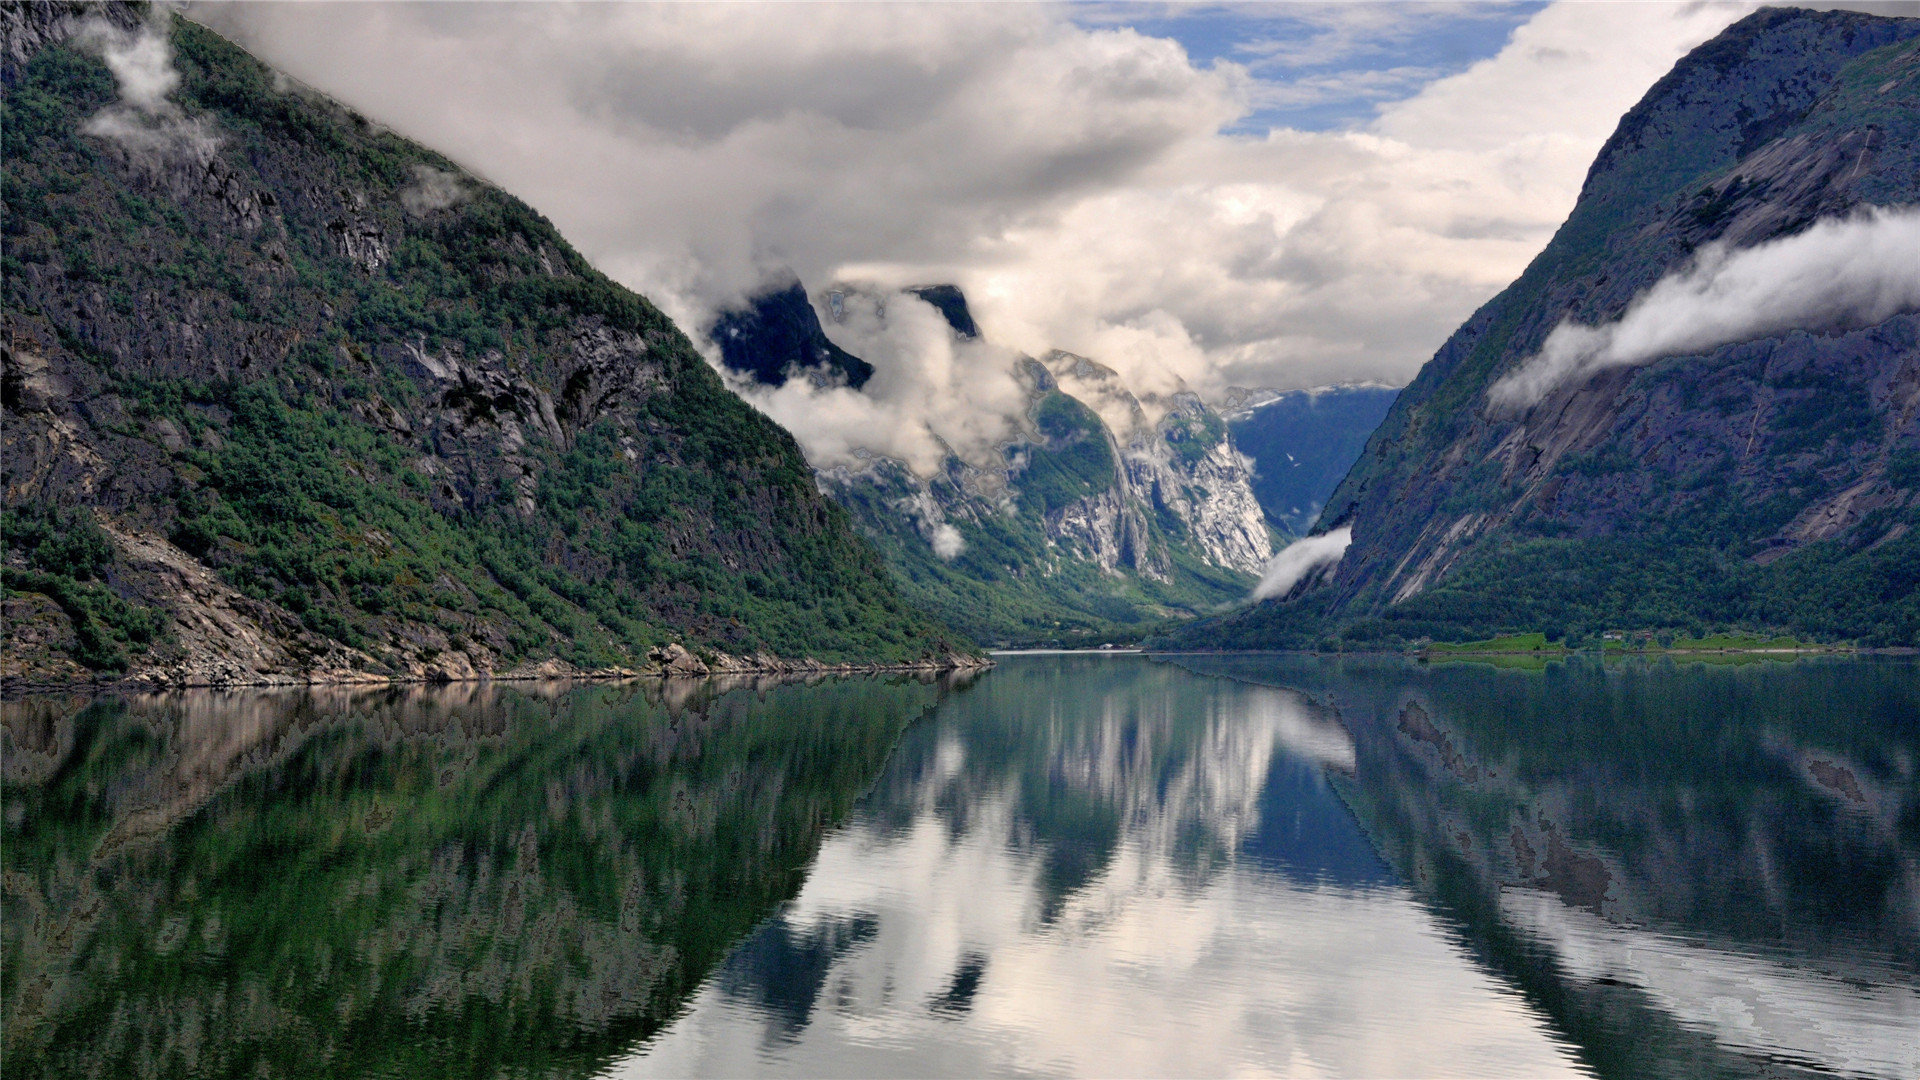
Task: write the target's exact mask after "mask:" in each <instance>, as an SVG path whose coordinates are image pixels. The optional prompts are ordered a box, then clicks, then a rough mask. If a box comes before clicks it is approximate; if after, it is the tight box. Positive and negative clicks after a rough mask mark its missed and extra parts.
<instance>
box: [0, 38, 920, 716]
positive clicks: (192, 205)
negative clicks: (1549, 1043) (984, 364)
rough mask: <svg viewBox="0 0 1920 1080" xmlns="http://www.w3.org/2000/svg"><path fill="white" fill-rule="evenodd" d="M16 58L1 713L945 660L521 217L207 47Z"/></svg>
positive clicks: (86, 48)
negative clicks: (217, 697) (262, 693)
mask: <svg viewBox="0 0 1920 1080" xmlns="http://www.w3.org/2000/svg"><path fill="white" fill-rule="evenodd" d="M0 20H4V23H3V27H0V28H3V29H4V56H0V60H3V61H4V82H5V100H4V107H5V114H4V125H3V126H4V129H5V134H4V138H5V155H6V175H5V245H6V251H5V313H4V324H3V325H0V345H3V346H4V360H5V379H4V391H5V393H4V406H5V433H4V440H5V442H4V450H5V461H4V478H3V479H4V489H5V509H6V519H5V531H6V549H5V560H6V561H5V574H6V578H5V584H6V597H5V601H4V602H5V605H6V620H5V622H6V626H5V657H6V668H5V673H4V674H5V677H6V679H7V680H8V681H9V682H15V683H17V682H20V681H30V682H46V681H70V680H85V679H90V678H96V677H127V678H132V679H136V680H147V681H151V682H166V683H207V682H214V683H219V682H260V681H295V682H298V681H310V680H327V679H384V678H392V677H433V678H465V677H471V676H475V675H483V674H488V673H495V674H501V673H507V672H509V671H513V670H521V671H533V670H540V671H549V672H552V671H564V670H572V669H576V668H612V669H615V670H621V669H629V670H631V669H645V668H648V667H652V668H655V669H659V668H663V667H669V666H671V667H673V668H675V669H677V670H696V669H700V668H703V667H706V666H711V665H714V664H718V665H721V666H735V667H739V666H749V667H751V666H763V667H764V666H774V665H776V664H778V663H779V661H776V660H775V659H774V657H776V656H785V657H792V658H799V657H806V658H813V659H815V660H818V661H824V662H836V663H918V662H933V663H939V662H945V661H946V660H947V659H948V658H949V655H950V653H952V651H953V650H954V648H955V646H954V645H953V644H951V643H950V642H949V641H948V640H947V639H946V637H945V635H944V632H943V631H942V630H941V629H940V628H939V627H938V626H936V625H935V624H934V623H933V622H932V621H931V620H929V619H927V618H926V617H924V616H923V615H921V614H920V613H919V612H918V611H916V610H915V609H913V608H912V607H911V605H909V604H907V603H906V602H905V601H903V600H902V599H901V597H900V596H899V595H898V593H897V592H896V590H895V588H894V585H893V583H892V579H891V577H890V575H889V574H888V573H887V571H886V568H885V564H884V563H883V562H882V561H881V560H880V559H879V557H878V556H877V555H876V554H875V552H874V550H873V548H872V547H871V546H870V545H869V544H867V543H866V542H864V541H863V540H861V539H860V538H859V536H858V534H857V533H856V532H855V531H854V530H853V529H852V528H851V527H850V524H849V522H848V519H847V517H846V515H845V513H844V512H843V511H841V510H840V509H839V508H838V507H836V506H835V505H833V504H832V503H831V502H829V501H827V500H826V499H824V498H823V497H822V496H821V495H820V493H819V492H818V490H817V489H816V488H815V486H814V483H813V479H812V476H811V474H810V472H809V471H808V469H807V467H806V463H805V461H804V460H803V459H802V457H801V455H800V452H799V448H798V447H797V446H796V445H795V443H794V442H793V440H792V438H791V437H790V436H789V435H787V433H786V432H784V431H782V430H781V429H779V428H778V427H776V426H775V425H774V424H773V423H771V422H770V421H768V420H766V419H765V418H764V417H762V416H760V415H759V414H758V413H756V412H755V411H754V410H752V409H750V408H748V407H747V406H746V405H745V403H743V402H742V401H740V400H739V399H738V398H736V397H735V396H734V395H732V394H731V393H729V392H728V391H727V390H726V389H725V388H724V387H723V386H722V384H721V382H720V380H719V378H718V377H717V376H716V375H715V373H714V372H713V371H712V370H711V369H710V368H709V367H708V366H707V365H706V364H705V363H704V362H703V361H702V360H701V359H700V357H699V355H698V354H697V353H696V352H695V350H694V349H693V348H692V346H691V343H690V342H689V341H688V339H687V338H686V337H685V335H683V334H682V333H681V332H680V330H679V329H678V328H677V327H675V326H674V325H673V324H672V323H671V322H670V321H669V320H668V319H667V318H666V317H665V316H663V315H662V314H661V313H660V312H659V311H658V310H657V309H656V308H655V307H653V305H651V304H650V303H648V302H647V301H646V300H645V299H644V298H642V297H639V296H636V295H634V294H632V293H630V292H628V291H626V290H625V289H623V288H621V287H619V286H618V285H616V284H614V283H613V282H611V281H609V280H608V279H607V278H605V277H604V276H602V275H601V274H599V273H598V272H597V271H595V270H594V269H593V268H592V267H591V266H589V265H588V264H587V263H586V261H585V260H584V259H582V258H581V257H580V255H579V254H578V253H576V252H575V251H574V250H573V249H572V248H571V247H569V246H568V245H567V243H566V242H565V241H564V240H563V239H562V238H561V237H560V236H559V235H558V234H557V233H556V232H555V231H554V229H553V227H552V226H551V225H550V224H548V223H547V222H546V221H545V220H544V219H543V218H541V217H540V216H539V215H538V214H537V213H535V212H534V211H532V210H531V209H529V208H528V207H527V206H525V205H524V204H522V203H520V202H519V201H518V200H516V199H514V198H513V197H511V196H510V195H508V194H506V193H505V192H502V191H500V190H498V189H497V188H494V187H492V186H491V185H489V184H487V183H485V182H484V181H482V180H480V179H478V178H476V177H473V176H471V175H468V174H467V173H465V172H463V171H462V170H461V169H460V168H459V167H458V166H457V165H455V164H454V163H452V162H449V161H446V160H444V159H442V158H440V157H438V156H436V155H434V154H433V153H431V152H429V151H427V150H425V149H424V148H422V147H420V146H417V145H415V144H412V143H409V142H407V141H405V140H403V139H400V138H398V137H396V136H394V135H393V134H391V133H389V132H386V131H384V130H383V129H381V128H380V127H378V126H377V125H375V124H372V123H370V122H368V121H367V120H366V119H365V118H363V117H360V116H358V115H356V114H354V113H352V112H349V111H348V110H346V109H344V108H341V107H340V106H338V105H336V104H334V103H333V102H331V101H329V100H326V99H324V98H322V97H320V96H318V95H316V94H314V93H311V92H308V91H306V90H304V89H302V88H300V87H298V86H295V85H293V84H291V83H290V82H289V81H288V80H286V79H284V78H282V77H281V76H279V75H278V74H277V73H275V72H273V71H270V70H268V69H267V68H265V67H264V66H262V65H261V64H259V63H258V62H256V61H255V60H253V59H252V58H251V57H249V56H247V55H246V54H245V53H243V52H241V51H240V50H238V49H236V48H235V47H233V46H232V45H231V44H229V43H228V42H226V41H224V40H223V39H221V38H219V37H218V36H217V35H215V34H213V33H212V32H210V31H208V30H206V29H205V28H203V27H200V26H198V25H195V24H193V23H190V22H186V21H184V20H181V19H178V18H175V17H172V16H167V15H164V14H161V13H158V12H148V11H146V10H144V9H141V8H136V7H128V6H110V7H92V6H79V5H74V6H68V5H46V4H10V5H7V6H5V7H4V8H0ZM955 640H956V641H957V639H955Z"/></svg>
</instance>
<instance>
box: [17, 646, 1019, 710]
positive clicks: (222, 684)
mask: <svg viewBox="0 0 1920 1080" xmlns="http://www.w3.org/2000/svg"><path fill="white" fill-rule="evenodd" d="M662 652H663V653H664V654H665V655H664V656H663V655H662V653H656V654H655V659H656V662H654V663H649V664H647V665H645V666H644V667H639V668H624V667H607V668H579V667H575V666H574V665H572V664H569V663H567V662H566V661H564V660H558V659H549V660H545V661H542V662H540V663H538V664H520V665H517V666H515V667H512V668H509V669H507V670H506V671H502V672H491V671H485V672H475V673H472V674H465V675H459V676H452V675H448V674H446V673H444V672H430V673H424V674H415V673H407V674H397V675H380V674H374V673H370V672H328V671H321V672H308V673H305V674H304V675H301V676H295V675H280V674H275V673H258V674H256V675H254V676H252V677H245V676H243V677H239V678H195V677H193V676H191V675H189V676H187V677H185V678H180V679H171V678H166V677H164V673H154V672H142V673H139V674H135V675H130V676H125V677H120V678H114V679H94V680H72V681H65V682H30V681H25V680H7V681H4V682H0V700H8V701H11V700H16V699H19V698H24V697H33V696H39V695H43V694H47V695H50V694H115V693H121V694H155V693H167V692H169V691H174V690H274V689H279V690H290V689H299V688H304V687H335V686H337V687H362V688H367V689H374V688H379V687H388V686H462V685H480V684H486V683H531V682H550V681H556V680H570V681H575V682H624V681H628V680H632V679H658V680H661V681H663V682H666V681H672V680H675V679H706V678H719V677H726V676H747V675H779V676H791V677H795V678H809V677H813V676H829V675H884V674H887V673H890V672H900V673H905V672H929V673H938V672H948V671H984V670H986V669H988V668H991V667H993V666H994V661H993V659H992V657H990V656H985V655H982V656H968V655H965V654H960V653H955V654H951V655H949V656H947V657H944V658H941V659H938V660H933V659H928V660H917V661H910V662H905V663H878V662H869V663H837V664H829V663H824V662H822V661H819V660H813V659H801V660H786V659H783V658H780V657H774V656H756V657H734V656H728V655H727V654H725V653H721V654H718V655H717V656H716V657H715V660H714V662H713V663H712V664H708V663H706V662H704V661H701V660H700V659H699V658H698V657H695V656H693V654H692V653H690V652H688V651H686V650H685V649H683V648H681V647H680V646H677V645H676V646H673V647H671V648H669V649H668V650H663V651H662ZM662 660H664V662H660V661H662ZM156 675H158V676H159V677H156Z"/></svg>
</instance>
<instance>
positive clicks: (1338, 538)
mask: <svg viewBox="0 0 1920 1080" xmlns="http://www.w3.org/2000/svg"><path fill="white" fill-rule="evenodd" d="M1352 543H1353V529H1352V528H1350V527H1346V526H1342V527H1341V528H1338V529H1335V530H1333V531H1332V532H1329V533H1322V534H1320V535H1319V536H1308V537H1304V538H1302V539H1299V540H1295V541H1294V542H1293V543H1291V544H1288V545H1287V546H1286V547H1284V548H1282V549H1280V553H1279V554H1278V555H1275V556H1274V557H1273V558H1272V559H1270V560H1268V562H1267V569H1266V571H1265V572H1264V573H1262V574H1261V575H1260V584H1258V585H1255V586H1254V587H1253V592H1251V593H1249V594H1248V595H1247V599H1249V600H1265V599H1267V598H1268V597H1271V596H1285V595H1286V594H1287V592H1288V590H1290V589H1292V588H1293V587H1294V586H1295V585H1298V584H1299V583H1300V580H1301V579H1302V578H1304V577H1306V576H1307V575H1308V574H1310V573H1312V572H1314V571H1315V570H1318V569H1319V568H1321V567H1323V566H1331V565H1333V564H1334V563H1337V562H1339V561H1340V557H1341V556H1343V555H1345V554H1346V553H1347V546H1348V545H1349V544H1352Z"/></svg>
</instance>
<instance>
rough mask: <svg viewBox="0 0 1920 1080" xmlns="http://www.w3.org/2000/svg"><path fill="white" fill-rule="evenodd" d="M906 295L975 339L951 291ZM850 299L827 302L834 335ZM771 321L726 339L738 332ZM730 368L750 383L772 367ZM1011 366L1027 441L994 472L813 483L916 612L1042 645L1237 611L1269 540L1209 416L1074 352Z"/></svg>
mask: <svg viewBox="0 0 1920 1080" xmlns="http://www.w3.org/2000/svg"><path fill="white" fill-rule="evenodd" d="M904 292H905V293H907V294H910V295H913V296H916V297H918V298H920V299H923V300H925V301H926V302H928V303H930V304H932V305H934V307H935V308H937V309H938V310H939V312H940V314H941V315H942V317H944V318H945V319H946V321H947V325H948V326H949V328H951V330H952V332H953V334H954V335H955V337H956V338H957V339H959V340H962V341H972V340H977V339H978V338H979V336H980V334H979V328H978V326H977V325H976V324H975V322H974V320H973V315H972V313H971V311H970V310H969V309H968V307H967V302H966V297H965V295H964V294H963V293H962V292H961V291H960V290H959V289H958V288H956V287H955V286H952V285H930V286H918V287H915V288H912V289H908V290H904ZM847 295H848V293H847V290H846V289H835V290H829V291H828V292H827V293H826V294H825V303H824V304H823V307H824V308H825V309H826V310H827V311H828V312H829V318H832V317H833V316H832V313H833V312H834V311H836V310H837V309H838V307H839V305H842V304H843V303H844V302H845V301H846V298H847ZM765 306H766V300H765V299H764V298H763V299H762V300H759V301H756V302H754V303H753V304H752V305H750V306H749V307H748V308H747V309H743V310H742V311H739V312H734V313H730V314H728V315H727V316H725V317H724V318H723V319H722V320H721V323H720V325H724V326H729V327H737V326H741V325H742V324H743V322H746V321H750V320H751V318H752V315H753V313H754V312H757V311H760V310H763V309H764V308H765ZM876 306H877V307H881V308H884V306H885V305H884V304H881V305H876ZM753 336H754V335H753V334H751V333H748V334H744V335H742V339H743V340H744V339H748V338H752V337H753ZM729 365H730V366H732V367H733V368H734V370H736V371H738V372H740V373H741V374H743V375H747V376H748V377H751V378H759V376H758V374H757V373H758V372H760V371H762V370H765V368H766V367H767V366H768V365H766V364H764V363H762V362H761V361H760V359H759V358H748V359H745V360H743V361H741V362H738V363H735V362H733V361H731V360H730V361H729ZM1015 367H1016V370H1015V372H1014V374H1015V377H1016V378H1017V379H1018V380H1019V381H1020V383H1021V385H1022V386H1023V387H1024V388H1025V401H1026V407H1025V409H1024V411H1023V413H1022V415H1021V416H1020V417H1019V427H1020V432H1019V434H1018V435H1017V436H1016V437H1015V438H1013V439H1012V440H1010V441H1008V442H1007V443H1006V444H1004V445H1001V446H998V447H996V448H994V450H993V452H992V454H991V455H990V456H989V457H988V458H987V459H985V460H963V459H962V458H960V457H959V456H957V455H949V456H948V457H947V459H946V461H945V463H944V464H943V466H942V467H941V468H940V469H939V470H938V471H937V472H936V473H935V474H933V475H930V476H921V475H916V474H915V473H914V472H913V471H912V470H911V469H909V468H908V467H907V466H906V465H904V464H902V463H900V462H897V461H893V460H891V459H887V458H884V457H880V456H873V457H870V458H867V459H865V460H863V461H861V462H860V463H859V465H858V466H857V467H849V466H837V467H833V468H828V469H823V470H821V471H820V472H819V480H820V485H821V488H822V489H823V490H825V491H826V492H827V493H828V494H829V495H831V496H832V497H833V498H834V499H835V500H836V501H838V502H839V503H840V504H841V505H843V506H845V507H846V508H847V510H848V511H849V512H851V514H852V515H853V518H854V520H855V521H856V522H857V523H858V524H859V525H860V527H861V529H862V530H863V531H864V532H865V533H866V534H867V536H868V537H869V538H870V539H871V540H872V541H873V542H874V543H875V544H876V545H877V546H878V547H879V549H880V551H881V552H882V553H883V554H884V555H885V556H886V558H887V561H888V562H889V563H890V564H891V565H892V567H893V569H894V571H895V573H896V574H897V575H898V576H899V578H900V582H901V589H902V591H903V592H904V594H905V595H906V596H907V598H908V599H910V600H912V601H913V602H915V603H916V604H919V605H920V606H922V607H924V608H925V609H926V610H928V611H930V612H932V613H934V614H935V615H936V616H938V617H939V618H940V619H942V620H944V621H945V622H947V624H948V625H951V626H953V627H954V628H955V629H957V630H959V631H961V632H962V633H965V634H968V635H970V636H972V637H974V638H976V639H979V640H983V641H992V642H1000V643H1007V644H1040V643H1071V642H1100V641H1108V640H1112V639H1114V638H1122V639H1125V638H1128V637H1137V636H1138V635H1139V634H1140V633H1141V632H1142V631H1143V630H1144V629H1146V627H1147V626H1149V625H1150V624H1153V623H1156V622H1158V621H1160V620H1163V619H1166V618H1170V617H1180V616H1190V615H1193V614H1197V613H1200V612H1204V611H1209V610H1212V609H1214V608H1217V607H1218V606H1219V605H1221V604H1223V603H1227V602H1230V601H1232V600H1236V599H1238V598H1239V597H1241V596H1244V595H1246V592H1247V590H1248V588H1249V587H1250V586H1251V585H1252V584H1253V583H1254V581H1255V578H1256V575H1258V574H1259V573H1260V570H1261V568H1262V567H1263V566H1264V565H1265V564H1266V560H1267V559H1268V557H1269V556H1270V555H1271V554H1272V540H1271V535H1270V533H1269V531H1268V528H1267V525H1266V523H1265V520H1264V517H1263V515H1262V513H1261V510H1260V505H1259V502H1258V500H1257V499H1256V498H1255V496H1254V494H1253V489H1252V487H1251V486H1250V483H1251V480H1252V474H1251V472H1250V471H1249V469H1248V467H1247V462H1246V459H1245V458H1244V457H1243V456H1242V455H1241V454H1240V452H1239V450H1238V449H1237V448H1236V446H1235V444H1234V441H1233V436H1232V434H1231V432H1230V431H1229V430H1228V426H1227V422H1226V420H1225V419H1224V418H1223V417H1222V416H1221V415H1220V414H1219V413H1218V412H1216V411H1215V410H1213V409H1212V408H1210V407H1209V406H1208V405H1206V403H1204V402H1203V401H1201V400H1200V398H1199V397H1197V396H1195V395H1193V394H1186V393H1182V394H1176V395H1173V396H1172V397H1170V398H1167V399H1165V400H1161V399H1148V400H1145V401H1143V400H1141V399H1140V398H1138V397H1136V396H1135V395H1134V394H1133V393H1132V392H1131V391H1130V390H1129V389H1128V388H1127V387H1126V385H1125V384H1124V382H1123V380H1122V379H1121V378H1120V376H1119V375H1118V374H1117V373H1115V372H1114V371H1112V370H1111V369H1109V368H1106V367H1104V366H1102V365H1100V364H1098V363H1095V362H1094V361H1092V360H1089V359H1087V358H1085V357H1081V356H1075V355H1073V354H1071V353H1065V352H1053V353H1050V354H1048V355H1047V356H1045V357H1043V358H1041V359H1038V360H1036V359H1033V358H1031V357H1021V358H1019V359H1018V360H1017V361H1016V362H1015ZM816 370H817V368H816ZM809 377H818V378H821V379H823V380H830V379H831V373H830V372H822V373H821V374H820V375H818V376H814V375H811V374H810V375H809ZM763 381H764V380H763ZM1156 414H1157V418H1156Z"/></svg>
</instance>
